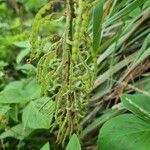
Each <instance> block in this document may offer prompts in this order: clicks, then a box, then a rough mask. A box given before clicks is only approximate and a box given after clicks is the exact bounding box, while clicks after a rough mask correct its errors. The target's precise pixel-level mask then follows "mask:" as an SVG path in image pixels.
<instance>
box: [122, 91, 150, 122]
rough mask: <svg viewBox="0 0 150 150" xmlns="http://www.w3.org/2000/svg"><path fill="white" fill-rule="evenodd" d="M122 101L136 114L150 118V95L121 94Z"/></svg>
mask: <svg viewBox="0 0 150 150" xmlns="http://www.w3.org/2000/svg"><path fill="white" fill-rule="evenodd" d="M121 101H122V102H123V104H124V106H125V107H126V109H128V110H130V111H131V112H132V113H134V114H135V115H137V116H139V117H141V118H143V119H148V120H150V97H148V96H145V95H142V94H134V95H129V94H125V95H122V96H121Z"/></svg>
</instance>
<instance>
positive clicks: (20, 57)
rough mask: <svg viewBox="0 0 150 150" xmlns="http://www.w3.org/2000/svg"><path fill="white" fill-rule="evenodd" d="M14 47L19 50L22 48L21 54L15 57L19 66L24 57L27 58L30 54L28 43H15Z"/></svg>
mask: <svg viewBox="0 0 150 150" xmlns="http://www.w3.org/2000/svg"><path fill="white" fill-rule="evenodd" d="M14 45H15V46H17V47H19V48H21V49H22V48H23V49H22V50H21V52H20V53H19V54H18V55H17V58H16V62H17V64H19V63H20V62H21V61H22V60H23V58H24V57H25V56H27V55H28V54H29V52H30V43H29V41H22V42H15V43H14Z"/></svg>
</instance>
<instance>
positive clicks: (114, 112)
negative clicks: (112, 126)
mask: <svg viewBox="0 0 150 150" xmlns="http://www.w3.org/2000/svg"><path fill="white" fill-rule="evenodd" d="M123 112H124V109H109V110H107V111H104V114H103V115H102V116H100V117H97V118H96V119H95V120H94V121H93V122H92V123H91V124H89V125H88V126H87V127H86V128H85V129H84V130H83V132H82V134H81V138H84V137H85V136H86V135H87V134H89V133H91V132H92V131H93V130H95V129H97V128H99V127H100V126H102V125H103V124H104V123H105V122H106V121H108V120H110V119H111V118H114V117H116V116H118V115H120V114H122V113H123Z"/></svg>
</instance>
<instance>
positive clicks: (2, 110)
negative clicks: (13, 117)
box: [0, 105, 10, 115]
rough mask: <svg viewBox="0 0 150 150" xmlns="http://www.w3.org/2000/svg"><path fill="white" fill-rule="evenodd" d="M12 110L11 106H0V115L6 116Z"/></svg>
mask: <svg viewBox="0 0 150 150" xmlns="http://www.w3.org/2000/svg"><path fill="white" fill-rule="evenodd" d="M9 110H10V107H9V106H7V105H6V106H0V115H4V114H6V113H7V112H8V111H9Z"/></svg>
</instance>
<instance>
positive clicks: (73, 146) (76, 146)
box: [66, 134, 81, 150]
mask: <svg viewBox="0 0 150 150" xmlns="http://www.w3.org/2000/svg"><path fill="white" fill-rule="evenodd" d="M66 150H81V145H80V142H79V139H78V137H77V136H76V134H73V135H72V137H71V139H70V141H69V143H68V145H67V147H66Z"/></svg>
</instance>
